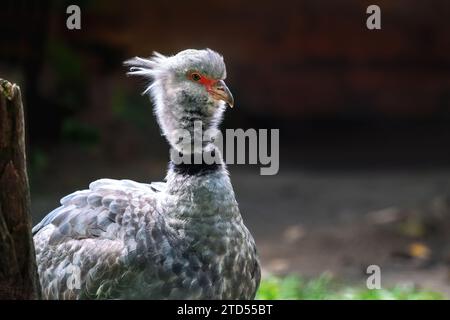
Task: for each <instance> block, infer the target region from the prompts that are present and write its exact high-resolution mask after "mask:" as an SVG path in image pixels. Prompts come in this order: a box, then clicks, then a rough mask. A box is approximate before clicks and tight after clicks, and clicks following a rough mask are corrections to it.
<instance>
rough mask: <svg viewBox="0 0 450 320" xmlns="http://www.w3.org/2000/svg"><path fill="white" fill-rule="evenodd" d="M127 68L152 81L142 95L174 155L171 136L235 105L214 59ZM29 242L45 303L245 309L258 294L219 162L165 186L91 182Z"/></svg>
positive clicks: (255, 271) (179, 171) (198, 54)
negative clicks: (237, 304)
mask: <svg viewBox="0 0 450 320" xmlns="http://www.w3.org/2000/svg"><path fill="white" fill-rule="evenodd" d="M126 65H127V66H129V67H130V72H129V74H131V75H138V76H143V77H145V78H147V79H149V80H150V85H149V87H148V88H147V90H146V92H148V93H150V95H151V97H152V98H153V101H154V104H155V113H156V117H157V120H158V123H159V124H160V126H161V129H162V133H163V135H164V136H165V137H166V138H167V140H168V142H169V144H170V145H171V147H172V148H174V149H175V150H178V151H180V150H183V152H186V150H185V149H183V148H182V146H180V145H178V142H179V141H178V139H177V136H176V135H175V134H174V131H175V130H177V129H186V130H189V131H191V130H192V128H193V122H194V121H202V123H203V125H204V126H205V127H206V128H205V129H208V128H216V126H217V125H218V124H219V122H220V119H221V117H222V113H223V112H224V110H225V108H226V103H225V102H228V103H230V102H231V103H232V97H231V94H230V93H229V91H228V88H226V86H225V85H224V82H223V79H224V78H225V76H226V72H225V64H224V62H223V59H222V57H221V56H220V55H219V54H217V53H216V52H214V51H212V50H209V49H206V50H185V51H182V52H180V53H178V54H177V55H175V56H171V57H165V56H162V55H160V54H155V55H154V56H153V57H151V58H150V59H143V58H134V59H132V60H129V61H127V62H126ZM192 72H198V73H199V74H201V75H202V76H205V77H208V78H211V79H214V81H215V82H214V83H215V85H214V87H213V88H212V89H211V88H209V87H207V86H204V85H203V84H201V83H198V82H196V81H195V80H193V79H191V78H189V77H190V75H191V73H192ZM208 88H209V89H211V90H209V89H208ZM211 148H213V149H214V146H212V145H211V144H206V145H203V146H202V150H193V152H194V153H196V152H204V151H205V150H206V149H211ZM215 152H216V154H218V157H219V159H221V155H220V152H219V150H215ZM33 234H34V242H35V246H36V258H37V265H38V273H39V277H40V281H41V286H42V289H43V296H44V297H45V298H48V299H91V298H107V299H252V298H254V296H255V293H256V290H257V288H258V285H259V280H260V266H259V261H258V257H257V253H256V247H255V244H254V240H253V238H252V236H251V234H250V232H249V231H248V230H247V228H246V227H245V225H244V223H243V221H242V217H241V215H240V212H239V208H238V204H237V202H236V199H235V196H234V191H233V188H232V185H231V182H230V179H229V176H228V172H227V170H226V168H225V164H224V163H223V162H222V161H220V163H219V164H217V165H214V166H202V165H200V166H198V165H193V166H179V165H177V164H173V163H172V164H171V166H169V170H168V173H167V176H166V182H165V183H163V182H158V183H151V184H145V183H138V182H134V181H131V180H112V179H101V180H98V181H95V182H93V183H91V184H90V186H89V189H88V190H82V191H77V192H75V193H73V194H70V195H68V196H66V197H64V198H63V199H62V200H61V206H60V207H59V208H57V209H55V210H54V211H52V212H51V213H49V214H48V215H47V216H46V217H45V218H44V219H43V220H42V221H41V222H40V223H39V224H37V225H36V226H35V227H34V228H33ZM74 277H78V278H76V279H75V278H74ZM77 280H78V282H77Z"/></svg>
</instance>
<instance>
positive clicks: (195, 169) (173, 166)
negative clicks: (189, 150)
mask: <svg viewBox="0 0 450 320" xmlns="http://www.w3.org/2000/svg"><path fill="white" fill-rule="evenodd" d="M199 159H201V162H200V163H198V160H199ZM203 159H204V158H203V155H202V156H201V157H199V155H198V154H197V159H195V155H194V154H192V155H191V156H190V161H189V163H175V162H173V161H172V160H171V161H170V162H169V169H170V170H172V171H174V172H175V173H178V174H182V175H189V176H194V175H197V176H199V175H204V174H209V173H213V172H216V171H218V170H220V169H222V168H223V163H221V162H219V163H215V162H214V163H212V164H208V163H205V162H204V160H203ZM194 160H197V161H194Z"/></svg>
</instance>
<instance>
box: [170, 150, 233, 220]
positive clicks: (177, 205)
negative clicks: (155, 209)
mask: <svg viewBox="0 0 450 320" xmlns="http://www.w3.org/2000/svg"><path fill="white" fill-rule="evenodd" d="M216 152H219V150H217V151H216ZM195 156H196V154H193V155H192V157H193V158H194V157H195ZM197 156H199V155H197ZM220 159H221V156H220ZM192 160H195V159H192ZM166 180H167V194H168V196H169V197H170V198H171V200H170V201H171V202H172V203H174V206H173V209H172V210H170V211H171V214H172V215H174V216H176V217H178V218H182V219H190V218H193V219H196V220H198V219H202V218H203V219H210V218H211V217H213V216H217V215H220V216H221V217H222V218H223V219H227V218H229V217H232V216H236V215H238V214H239V210H238V209H237V202H236V199H235V197H234V191H233V187H232V185H231V182H230V178H229V176H228V172H227V170H226V167H225V164H224V163H223V161H222V160H221V162H220V163H214V164H207V163H204V162H203V163H197V164H196V163H191V164H188V163H182V164H175V163H173V162H171V164H170V165H169V170H168V174H167V178H166Z"/></svg>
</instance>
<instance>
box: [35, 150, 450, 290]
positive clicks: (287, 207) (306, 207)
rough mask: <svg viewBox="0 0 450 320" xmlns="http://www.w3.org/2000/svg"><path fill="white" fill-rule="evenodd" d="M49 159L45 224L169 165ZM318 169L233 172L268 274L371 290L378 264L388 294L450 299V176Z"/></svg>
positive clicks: (158, 174) (38, 212) (42, 196)
mask: <svg viewBox="0 0 450 320" xmlns="http://www.w3.org/2000/svg"><path fill="white" fill-rule="evenodd" d="M310 156H311V155H310ZM47 157H48V158H47V160H46V161H47V162H48V163H53V164H54V165H51V168H50V167H49V168H47V169H46V170H43V172H40V173H39V174H37V175H34V176H32V205H33V216H34V219H35V222H37V221H38V220H39V219H40V218H41V217H42V216H43V215H44V214H45V213H46V212H48V211H49V210H51V209H52V208H54V207H55V206H56V205H57V204H58V200H59V198H61V197H62V196H64V195H65V194H67V193H69V192H72V191H74V190H78V189H82V188H86V187H87V185H88V183H89V182H91V181H93V180H95V179H98V178H102V177H109V178H130V179H135V180H138V181H160V180H161V179H162V178H163V177H164V172H165V168H166V162H165V161H164V160H154V159H149V160H147V159H143V158H139V159H138V160H133V161H130V160H127V161H124V162H122V163H115V164H111V163H110V162H102V161H99V160H98V159H97V158H96V157H95V156H93V155H92V154H90V153H89V152H85V153H84V154H83V150H79V149H77V148H73V149H70V150H57V151H54V152H53V153H50V154H48V155H47ZM311 157H313V156H311ZM129 158H132V157H129ZM292 159H293V156H291V157H290V160H292ZM286 161H287V162H289V161H288V160H287V159H286ZM317 163H318V162H316V166H314V168H311V167H310V168H305V169H301V168H298V167H290V166H289V165H286V166H283V162H282V165H281V168H280V172H279V174H278V175H276V176H260V175H259V170H258V169H257V168H256V167H254V168H248V167H238V166H231V167H230V171H231V177H232V182H233V185H234V188H235V191H236V194H237V198H238V201H239V203H240V208H241V212H242V214H243V217H244V219H245V221H246V224H247V225H248V227H249V229H250V230H251V231H252V233H253V234H254V236H255V239H256V242H257V245H258V248H259V251H260V255H261V260H262V264H263V271H264V273H265V274H268V273H274V274H290V273H297V274H300V275H302V276H306V277H313V276H318V275H321V274H322V273H324V272H330V273H331V274H332V275H334V276H336V277H337V278H340V279H342V280H344V281H348V283H352V284H354V285H360V286H364V285H365V281H366V278H367V276H366V275H365V270H366V268H367V266H368V265H371V264H376V265H379V266H380V267H381V270H382V286H383V287H387V286H390V285H394V284H395V285H396V284H412V283H413V284H417V285H419V286H421V287H424V288H426V289H431V290H435V291H439V292H444V293H446V294H447V295H449V294H450V282H449V270H448V267H447V262H448V259H449V258H450V235H449V233H448V230H449V227H450V199H449V198H448V197H447V195H450V169H449V170H446V169H442V168H439V169H433V168H430V167H426V168H420V167H419V168H414V170H411V169H408V167H405V169H403V170H402V169H399V168H396V169H393V168H385V169H382V168H376V169H370V168H366V169H362V168H359V169H357V170H355V169H353V170H351V169H346V170H342V169H340V170H336V169H333V168H331V169H330V168H326V167H324V165H322V166H318V165H317ZM306 167H307V166H306ZM320 167H321V168H320Z"/></svg>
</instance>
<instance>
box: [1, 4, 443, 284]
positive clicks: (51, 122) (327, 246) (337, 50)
mask: <svg viewBox="0 0 450 320" xmlns="http://www.w3.org/2000/svg"><path fill="white" fill-rule="evenodd" d="M70 4H78V5H79V6H80V8H81V27H82V28H81V30H68V29H67V28H66V19H67V17H68V15H67V14H66V8H67V6H68V5H70ZM370 4H377V5H379V6H380V7H381V11H382V14H381V20H382V30H376V31H370V30H368V29H367V28H366V25H365V23H366V18H367V16H368V15H367V14H366V8H367V6H368V5H370ZM449 18H450V2H448V1H444V0H442V1H439V0H432V1H420V0H403V1H401V0H400V1H385V0H379V1H376V2H373V1H360V0H343V1H325V0H304V1H248V2H245V3H243V2H242V1H237V0H228V1H220V2H217V1H216V2H214V1H208V2H205V1H195V2H194V1H183V2H181V1H179V2H168V1H159V0H156V1H143V0H142V1H137V0H130V1H106V0H104V1H103V0H102V1H93V0H85V1H20V0H19V1H6V2H4V3H2V6H1V10H0V21H1V24H2V37H1V39H0V77H2V78H6V79H8V80H10V81H14V82H16V83H17V84H19V85H20V86H21V88H22V92H23V95H24V100H25V107H26V117H27V119H26V121H27V129H28V131H27V138H28V161H29V170H30V172H29V174H30V179H31V188H32V190H31V191H32V201H33V211H34V212H33V215H34V218H35V220H36V221H35V222H37V221H38V220H39V219H40V218H41V217H42V216H43V215H45V213H46V212H48V211H49V210H50V209H52V208H54V207H55V206H56V205H57V203H58V199H59V198H60V197H62V196H63V195H65V194H67V193H68V192H71V191H73V190H75V189H82V188H85V187H86V186H87V184H88V183H89V182H90V181H92V180H95V179H97V178H101V177H111V178H131V179H136V180H139V181H154V180H161V179H163V177H164V172H165V169H166V165H167V159H168V150H167V145H166V143H165V141H164V140H163V138H162V137H161V136H160V133H159V129H158V127H157V125H156V122H155V120H154V117H153V114H152V108H151V104H150V102H149V100H148V97H144V96H141V95H140V92H142V91H143V89H144V85H145V84H144V83H143V82H142V81H139V80H135V79H130V78H127V77H126V76H125V69H124V68H123V66H122V61H124V60H125V59H127V58H129V57H132V56H136V55H138V56H149V55H150V54H151V52H152V51H159V52H161V53H163V54H175V53H176V52H178V51H180V50H182V49H185V48H205V47H209V48H212V49H214V50H216V51H218V52H220V53H222V54H223V55H224V57H225V61H226V63H227V68H228V80H227V82H228V84H229V87H230V88H231V90H232V92H233V94H234V96H235V100H236V108H235V109H233V110H228V111H227V113H226V116H225V121H224V123H223V125H222V128H244V129H245V128H268V129H270V128H277V129H280V148H281V150H280V172H279V174H278V175H276V176H270V177H269V176H260V175H259V168H258V166H248V167H247V166H237V165H236V166H231V167H230V171H231V176H232V181H233V184H234V186H235V189H236V192H237V197H238V200H239V201H240V205H241V211H242V213H243V216H244V219H245V220H246V221H247V223H248V225H249V227H250V229H251V230H252V231H253V233H254V234H255V236H256V240H257V243H258V244H259V247H260V251H261V255H262V258H263V264H264V267H265V270H266V271H267V272H274V273H285V272H297V273H301V274H305V275H316V274H320V273H321V272H324V271H331V272H333V273H336V274H337V275H339V276H343V277H348V278H351V279H356V280H357V281H359V280H358V279H360V278H361V277H363V271H362V270H363V269H364V266H366V265H367V264H379V265H381V266H382V267H383V268H384V270H387V271H386V273H385V274H386V277H389V276H391V277H392V279H393V280H392V281H394V282H398V281H413V282H419V283H421V284H425V285H429V286H432V287H435V288H438V289H442V290H444V291H447V292H448V290H449V283H448V274H449V273H448V269H447V259H448V258H449V257H450V255H449V254H448V253H450V251H449V250H448V247H449V245H448V244H449V243H450V242H449V241H448V236H447V233H448V232H446V231H447V230H448V226H449V224H448V220H449V219H450V218H449V216H450V210H449V207H450V205H449V203H450V201H449V197H448V195H449V194H450V180H449V178H450V152H449V149H450V32H449V31H450V22H449V21H450V20H449ZM417 245H420V246H422V247H420V248H425V249H426V250H425V251H420V252H422V253H423V252H425V253H426V254H422V255H420V254H417V252H416V251H414V248H417ZM415 246H416V247H415Z"/></svg>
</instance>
